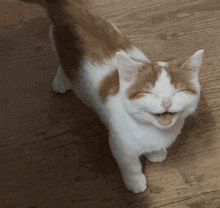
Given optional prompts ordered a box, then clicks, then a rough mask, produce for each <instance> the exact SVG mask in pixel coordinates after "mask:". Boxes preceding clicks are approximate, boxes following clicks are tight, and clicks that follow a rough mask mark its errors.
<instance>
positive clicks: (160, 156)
mask: <svg viewBox="0 0 220 208" xmlns="http://www.w3.org/2000/svg"><path fill="white" fill-rule="evenodd" d="M146 156H147V159H148V160H150V161H151V162H162V161H164V160H165V159H166V158H167V151H166V150H161V151H159V152H155V153H149V154H147V155H146Z"/></svg>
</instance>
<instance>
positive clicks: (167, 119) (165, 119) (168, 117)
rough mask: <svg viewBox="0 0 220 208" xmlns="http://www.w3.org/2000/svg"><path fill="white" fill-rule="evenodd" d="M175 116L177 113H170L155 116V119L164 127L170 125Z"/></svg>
mask: <svg viewBox="0 0 220 208" xmlns="http://www.w3.org/2000/svg"><path fill="white" fill-rule="evenodd" d="M175 115H176V113H170V112H165V113H161V114H153V116H154V118H156V120H157V122H158V123H159V124H160V125H162V126H168V125H170V124H171V123H172V120H173V118H174V116H175Z"/></svg>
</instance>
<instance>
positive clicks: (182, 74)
mask: <svg viewBox="0 0 220 208" xmlns="http://www.w3.org/2000/svg"><path fill="white" fill-rule="evenodd" d="M181 66H182V63H175V62H174V63H169V64H168V65H167V66H166V67H165V69H166V71H167V73H168V76H169V77H170V81H171V84H172V85H174V87H175V88H176V89H179V90H183V91H186V92H188V93H192V94H197V91H196V89H195V87H194V86H193V84H192V82H191V81H190V80H191V69H188V68H187V67H183V68H181Z"/></svg>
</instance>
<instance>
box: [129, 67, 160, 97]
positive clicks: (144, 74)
mask: <svg viewBox="0 0 220 208" xmlns="http://www.w3.org/2000/svg"><path fill="white" fill-rule="evenodd" d="M161 70H162V67H161V66H159V65H158V64H156V63H144V64H143V65H142V66H140V67H139V68H138V74H137V78H136V80H135V82H134V83H133V84H132V85H131V86H130V87H129V88H128V89H127V92H126V93H127V97H128V99H131V100H132V99H137V98H140V97H143V96H144V94H143V93H148V92H149V90H150V88H151V87H153V86H154V85H155V82H156V81H157V79H158V76H159V74H160V73H161Z"/></svg>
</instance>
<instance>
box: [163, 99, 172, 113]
mask: <svg viewBox="0 0 220 208" xmlns="http://www.w3.org/2000/svg"><path fill="white" fill-rule="evenodd" d="M161 105H162V106H163V107H164V108H165V109H166V110H168V109H169V108H170V106H171V105H172V101H171V99H170V98H169V97H165V98H164V99H163V101H162V104H161Z"/></svg>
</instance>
